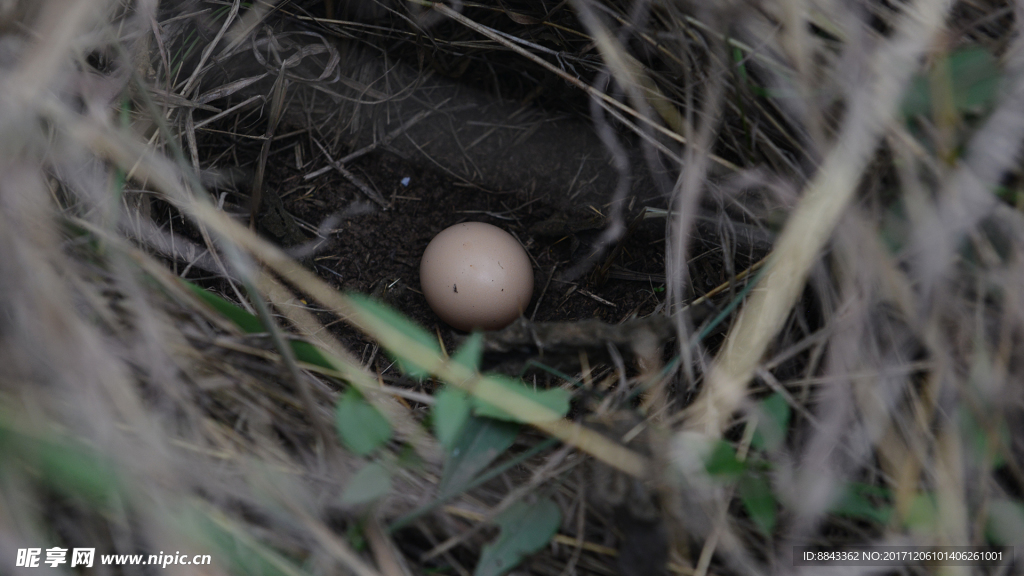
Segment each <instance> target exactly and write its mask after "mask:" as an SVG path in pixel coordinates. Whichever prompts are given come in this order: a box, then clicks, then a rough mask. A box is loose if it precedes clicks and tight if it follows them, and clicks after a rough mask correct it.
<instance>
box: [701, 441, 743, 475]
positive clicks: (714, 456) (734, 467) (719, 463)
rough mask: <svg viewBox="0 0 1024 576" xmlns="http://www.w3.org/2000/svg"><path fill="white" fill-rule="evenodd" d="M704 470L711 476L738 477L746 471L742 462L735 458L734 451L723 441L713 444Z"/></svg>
mask: <svg viewBox="0 0 1024 576" xmlns="http://www.w3.org/2000/svg"><path fill="white" fill-rule="evenodd" d="M704 468H705V469H706V470H707V471H708V474H710V475H712V476H727V477H731V476H739V475H740V474H742V473H743V471H744V470H745V469H746V466H745V465H744V464H743V462H740V461H739V459H738V458H736V451H735V450H733V448H732V445H731V444H729V443H728V442H726V441H725V440H718V441H717V442H715V447H714V448H713V449H712V450H711V453H710V454H708V458H707V460H706V461H705V462H704Z"/></svg>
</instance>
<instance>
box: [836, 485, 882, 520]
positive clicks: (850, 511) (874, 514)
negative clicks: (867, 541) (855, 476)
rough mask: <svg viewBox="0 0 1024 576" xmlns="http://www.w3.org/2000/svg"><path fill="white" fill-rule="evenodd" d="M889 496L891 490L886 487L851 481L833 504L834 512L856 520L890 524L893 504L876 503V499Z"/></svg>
mask: <svg viewBox="0 0 1024 576" xmlns="http://www.w3.org/2000/svg"><path fill="white" fill-rule="evenodd" d="M889 496H890V494H889V491H888V490H886V489H885V488H879V487H877V486H872V485H871V484H864V483H862V482H851V483H849V484H847V485H846V489H845V491H844V492H843V495H842V497H840V499H839V501H838V502H836V504H835V505H833V506H832V512H833V513H834V514H837V515H839V516H845V517H846V518H852V519H855V520H867V521H869V522H875V523H877V524H888V523H889V518H890V517H891V516H892V506H889V505H887V504H876V503H875V500H888V499H889Z"/></svg>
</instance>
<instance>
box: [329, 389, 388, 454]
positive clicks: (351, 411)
mask: <svg viewBox="0 0 1024 576" xmlns="http://www.w3.org/2000/svg"><path fill="white" fill-rule="evenodd" d="M335 425H336V426H337V428H338V436H339V437H340V438H341V441H342V442H343V443H344V444H345V446H346V447H347V448H348V449H349V450H351V451H353V452H355V453H356V454H359V455H360V456H365V455H367V454H369V453H370V452H373V451H374V450H376V449H377V448H380V447H381V446H383V445H384V444H385V443H387V441H388V440H390V439H391V424H389V423H388V421H387V419H385V418H384V416H382V415H381V413H380V412H378V411H377V409H376V408H374V407H373V406H371V405H370V403H369V402H367V401H366V400H365V399H363V397H362V395H361V394H359V392H358V391H356V390H355V389H354V388H349V390H348V392H346V393H345V394H344V395H343V396H342V397H341V399H340V400H338V410H337V412H336V416H335Z"/></svg>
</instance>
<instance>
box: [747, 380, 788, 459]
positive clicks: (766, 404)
mask: <svg viewBox="0 0 1024 576" xmlns="http://www.w3.org/2000/svg"><path fill="white" fill-rule="evenodd" d="M761 414H763V415H764V416H765V417H766V419H762V420H761V421H760V422H758V424H757V430H755V431H754V437H753V438H752V439H751V441H750V443H751V445H753V446H754V448H758V449H760V450H767V451H769V452H773V451H775V450H778V449H779V448H780V447H781V446H782V444H783V443H784V442H785V441H786V430H787V429H788V428H789V416H790V411H789V403H788V402H786V399H785V398H783V397H782V395H781V394H779V393H778V392H776V393H774V394H772V395H771V396H769V397H767V398H765V399H764V400H762V401H761Z"/></svg>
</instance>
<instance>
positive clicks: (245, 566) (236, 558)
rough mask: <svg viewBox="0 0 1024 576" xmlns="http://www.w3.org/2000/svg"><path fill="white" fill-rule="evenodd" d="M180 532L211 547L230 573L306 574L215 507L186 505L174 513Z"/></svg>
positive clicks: (250, 575) (265, 575) (255, 575)
mask: <svg viewBox="0 0 1024 576" xmlns="http://www.w3.org/2000/svg"><path fill="white" fill-rule="evenodd" d="M178 520H179V523H180V525H181V532H182V533H183V534H187V535H190V536H191V537H192V538H193V539H194V540H195V541H196V542H197V543H198V544H199V545H201V546H203V547H204V548H209V549H211V552H213V554H212V556H213V557H214V558H217V561H218V562H219V563H222V564H223V565H224V566H225V567H226V568H228V570H229V571H230V573H232V574H239V575H242V574H244V575H246V576H308V574H309V573H308V572H305V571H303V570H302V569H301V568H299V567H298V566H297V565H296V564H295V563H294V562H293V561H292V560H291V559H289V558H286V557H285V556H283V555H281V554H280V553H278V552H276V551H275V550H273V549H272V548H270V547H269V546H267V545H266V544H263V543H262V542H260V541H259V540H256V539H255V538H254V537H253V536H252V535H251V534H249V533H248V532H247V531H246V530H245V528H243V527H241V526H239V525H238V524H236V523H235V522H233V521H232V520H229V519H228V518H225V517H224V516H222V515H221V514H220V513H219V512H217V511H215V510H210V511H206V510H202V509H199V508H198V507H192V506H189V507H187V508H186V509H185V512H184V513H183V514H181V515H180V516H179V517H178Z"/></svg>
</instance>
